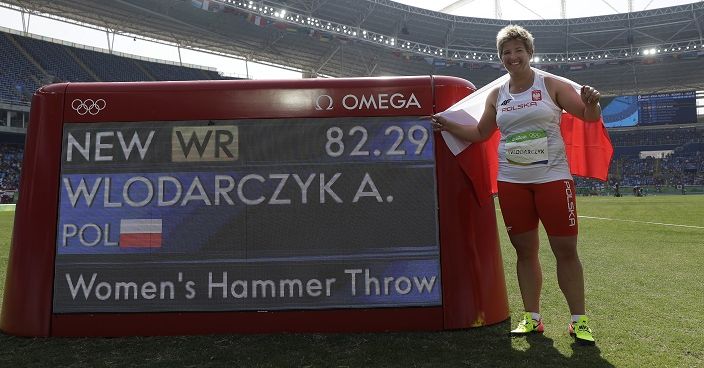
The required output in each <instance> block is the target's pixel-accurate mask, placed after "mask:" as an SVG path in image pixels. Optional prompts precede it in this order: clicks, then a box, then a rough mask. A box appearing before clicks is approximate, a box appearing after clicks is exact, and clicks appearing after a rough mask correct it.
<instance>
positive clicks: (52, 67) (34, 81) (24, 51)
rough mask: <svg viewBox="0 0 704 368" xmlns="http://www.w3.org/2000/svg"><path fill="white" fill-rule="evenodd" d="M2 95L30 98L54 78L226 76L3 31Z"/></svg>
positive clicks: (0, 41) (115, 79)
mask: <svg viewBox="0 0 704 368" xmlns="http://www.w3.org/2000/svg"><path fill="white" fill-rule="evenodd" d="M0 55H2V58H0V59H1V60H0V67H2V69H1V71H0V99H3V100H4V101H7V102H27V101H29V99H31V95H32V93H34V91H35V90H36V89H37V88H39V86H41V85H43V84H48V83H54V82H128V81H132V82H135V81H168V80H203V79H223V78H222V77H221V76H220V74H219V73H217V72H216V71H213V70H205V69H197V68H190V67H184V66H178V65H172V64H166V63H158V62H152V61H147V60H140V59H132V58H128V57H122V56H115V55H111V54H108V53H104V52H99V51H94V50H87V49H81V48H78V47H71V46H66V45H62V44H58V43H54V42H49V41H45V40H40V39H35V38H32V37H25V36H20V35H16V34H11V33H6V32H0Z"/></svg>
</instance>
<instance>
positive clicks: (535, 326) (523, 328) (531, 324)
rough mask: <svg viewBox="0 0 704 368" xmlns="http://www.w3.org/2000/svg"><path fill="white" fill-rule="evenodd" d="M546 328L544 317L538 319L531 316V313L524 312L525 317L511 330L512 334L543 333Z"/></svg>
mask: <svg viewBox="0 0 704 368" xmlns="http://www.w3.org/2000/svg"><path fill="white" fill-rule="evenodd" d="M544 330H545V326H543V320H542V319H541V320H540V321H536V320H534V319H533V318H532V317H531V315H530V313H528V312H525V313H523V319H522V320H521V321H520V322H518V327H516V328H515V329H513V330H511V335H516V336H520V335H527V334H532V333H543V331H544Z"/></svg>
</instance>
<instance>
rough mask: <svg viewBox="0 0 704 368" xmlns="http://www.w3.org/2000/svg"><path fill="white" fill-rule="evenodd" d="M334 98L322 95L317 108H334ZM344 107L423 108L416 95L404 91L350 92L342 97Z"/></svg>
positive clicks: (370, 108)
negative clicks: (357, 93) (369, 93)
mask: <svg viewBox="0 0 704 368" xmlns="http://www.w3.org/2000/svg"><path fill="white" fill-rule="evenodd" d="M333 105H334V103H333V99H332V97H331V96H330V95H320V96H318V98H317V99H316V100H315V109H316V110H332V109H333ZM342 107H343V108H345V110H365V109H366V110H387V109H408V108H410V107H416V108H418V109H420V108H421V106H420V102H418V98H416V95H415V94H413V93H411V95H410V96H408V97H406V96H405V95H404V94H402V93H393V94H389V93H378V94H372V95H364V94H362V95H361V96H357V95H354V94H351V93H350V94H348V95H345V96H344V97H342Z"/></svg>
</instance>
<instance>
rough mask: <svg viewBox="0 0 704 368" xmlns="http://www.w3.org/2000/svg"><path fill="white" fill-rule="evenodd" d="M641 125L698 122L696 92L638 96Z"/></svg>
mask: <svg viewBox="0 0 704 368" xmlns="http://www.w3.org/2000/svg"><path fill="white" fill-rule="evenodd" d="M638 113H639V120H640V121H639V125H662V124H691V123H696V122H697V107H696V93H695V91H685V92H673V93H658V94H651V95H639V96H638Z"/></svg>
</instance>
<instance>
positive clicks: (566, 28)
mask: <svg viewBox="0 0 704 368" xmlns="http://www.w3.org/2000/svg"><path fill="white" fill-rule="evenodd" d="M514 1H515V0H514ZM2 2H3V3H4V5H5V6H10V7H13V8H15V9H23V10H24V11H26V12H29V13H41V14H43V15H47V14H49V15H51V16H56V17H61V18H65V19H68V20H70V21H71V22H78V23H82V24H88V25H91V26H93V27H96V28H99V29H104V30H107V31H109V32H115V33H119V34H136V35H139V36H141V37H146V38H151V39H157V40H161V41H164V42H169V43H172V44H176V45H179V46H181V47H187V48H194V49H201V50H208V51H209V52H213V53H221V54H228V55H240V56H243V57H246V58H248V59H249V60H255V61H260V62H265V63H273V64H281V65H285V66H288V67H290V68H295V69H300V70H303V71H304V72H307V73H309V74H312V75H316V74H322V75H330V76H340V77H347V76H377V75H386V76H389V75H422V74H446V75H456V76H459V77H463V78H466V79H468V80H471V81H473V82H474V83H475V84H476V85H478V86H481V85H484V84H485V83H487V82H489V81H491V80H493V79H495V78H496V77H498V76H499V75H500V74H502V73H503V70H502V68H501V67H500V64H499V63H498V61H497V58H496V56H495V53H496V52H495V36H496V32H497V31H498V30H499V29H500V28H501V27H503V26H505V25H506V24H509V23H510V21H508V20H504V19H491V18H474V17H466V16H457V15H451V14H446V13H440V12H436V11H432V10H428V9H421V8H416V7H412V6H408V5H404V4H401V3H397V2H393V1H389V0H365V1H359V0H328V1H321V0H274V1H248V0H226V1H215V0H97V1H87V0H54V1H40V0H2ZM513 22H515V23H518V24H522V25H524V26H526V27H527V28H528V29H529V30H531V32H533V34H534V35H535V37H536V58H537V59H536V61H535V64H536V65H538V66H539V67H542V68H545V69H548V70H551V69H558V70H559V71H558V72H557V73H558V74H561V75H565V76H566V77H568V78H571V79H574V80H577V81H580V82H583V83H589V84H593V85H596V86H600V88H601V89H602V91H603V92H605V93H607V94H626V93H641V92H653V91H663V90H681V89H704V70H703V69H704V68H701V61H702V58H701V57H700V56H701V55H704V52H702V51H704V50H702V41H703V40H704V37H703V36H702V33H703V27H704V2H703V1H699V2H696V3H690V4H685V5H677V6H672V7H667V8H659V9H652V10H646V11H638V12H632V13H622V14H610V15H602V16H592V17H582V18H572V19H533V20H522V21H513ZM700 50H702V51H700ZM651 53H652V54H651Z"/></svg>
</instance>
